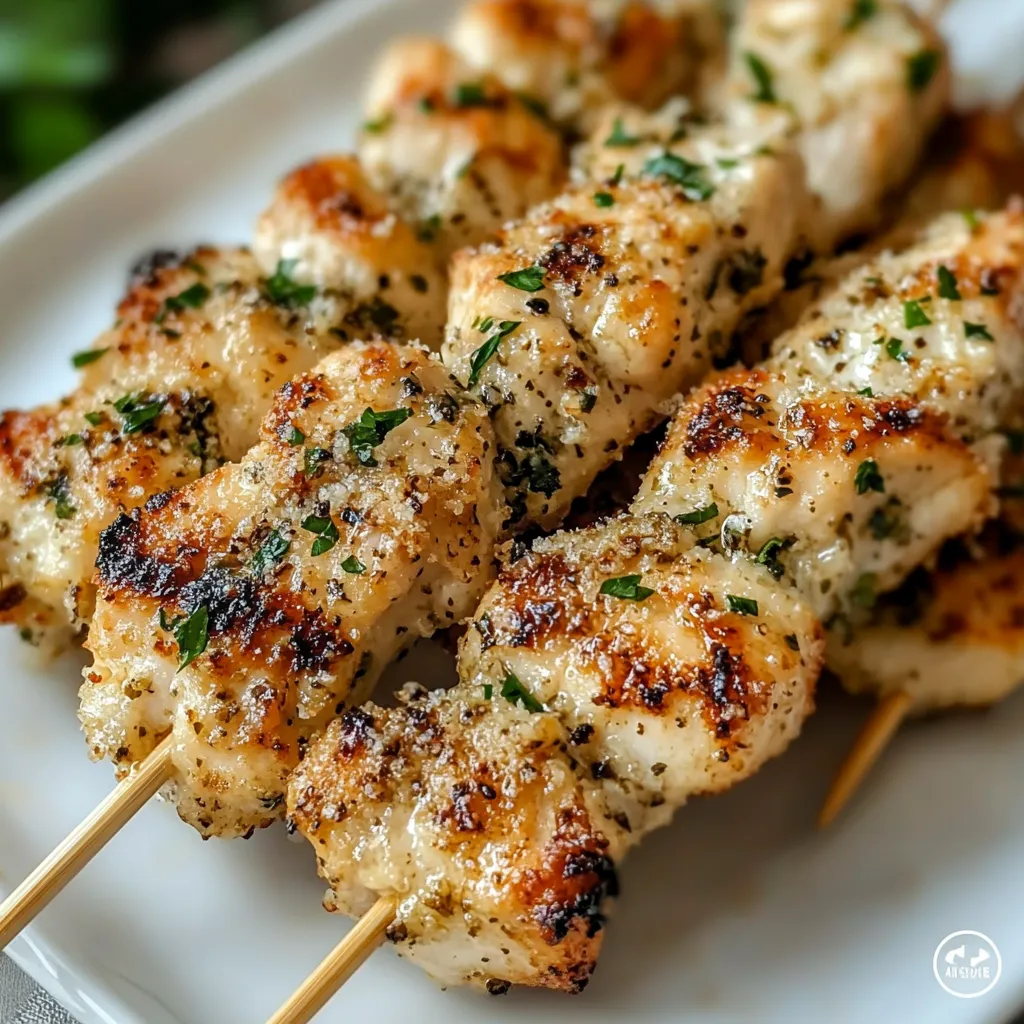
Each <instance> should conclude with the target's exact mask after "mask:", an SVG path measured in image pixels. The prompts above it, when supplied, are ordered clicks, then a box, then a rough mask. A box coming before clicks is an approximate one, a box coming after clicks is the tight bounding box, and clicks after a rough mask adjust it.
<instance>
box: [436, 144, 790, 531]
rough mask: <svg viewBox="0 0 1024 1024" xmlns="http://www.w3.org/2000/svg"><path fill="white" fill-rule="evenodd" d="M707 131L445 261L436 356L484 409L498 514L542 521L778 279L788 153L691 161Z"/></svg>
mask: <svg viewBox="0 0 1024 1024" xmlns="http://www.w3.org/2000/svg"><path fill="white" fill-rule="evenodd" d="M707 132H708V134H709V135H710V137H711V139H710V141H705V140H703V139H702V138H700V137H699V136H698V135H697V133H694V136H693V137H691V138H688V139H686V140H684V141H683V142H680V143H678V144H677V145H676V146H674V147H673V149H672V150H671V151H662V152H661V155H660V156H658V157H656V158H654V159H653V160H652V162H651V163H650V165H649V166H642V167H640V168H638V170H639V172H640V173H639V174H638V175H636V176H634V175H632V174H625V173H624V174H622V175H619V176H617V177H618V180H617V181H614V180H613V181H608V182H602V183H600V184H596V183H591V184H589V185H580V186H576V187H574V188H572V189H571V190H569V191H568V192H566V193H565V194H564V195H562V196H560V197H559V198H558V199H555V200H553V201H552V202H550V203H547V204H545V205H543V206H540V207H538V208H536V209H535V210H533V211H531V213H530V214H529V215H528V216H527V217H526V218H524V219H523V220H522V221H520V222H519V223H517V224H514V225H510V226H509V227H508V228H506V230H505V231H504V232H502V234H501V236H500V237H499V240H498V241H497V242H495V243H494V244H491V245H485V246H482V247H481V248H479V249H478V250H476V251H466V252H462V253H459V254H458V255H457V256H456V257H455V259H454V261H453V265H452V281H451V298H450V316H449V323H448V328H447V337H446V341H445V345H444V349H443V355H444V360H445V364H446V365H447V366H449V367H450V368H451V369H452V371H453V372H454V373H455V375H456V376H457V377H459V379H460V380H462V381H463V382H465V383H467V384H468V385H469V387H470V388H471V389H472V390H473V391H474V392H475V393H477V394H479V395H480V396H481V398H482V399H483V401H484V402H485V403H486V404H487V405H488V407H489V408H490V409H491V410H492V415H493V417H494V423H495V428H496V431H497V435H498V445H499V456H500V462H501V471H502V476H503V479H504V481H505V484H506V494H507V499H508V502H509V505H510V507H511V510H512V522H513V523H515V522H518V521H520V520H523V519H526V520H528V521H529V522H536V523H540V524H541V525H542V526H545V527H551V526H554V525H556V524H557V523H558V522H559V521H560V520H561V519H562V517H563V516H564V514H565V512H566V511H567V509H568V506H569V503H570V502H571V501H572V499H573V498H574V497H576V496H577V495H579V494H581V493H583V492H584V491H585V490H586V489H587V487H588V486H589V484H590V483H591V482H592V481H593V479H594V477H595V476H596V475H597V474H598V473H599V472H600V471H601V470H602V469H604V468H605V467H606V466H607V465H608V464H609V463H610V462H612V461H614V460H615V459H617V458H618V457H619V456H620V454H621V452H622V450H623V449H624V448H625V447H627V446H628V445H629V444H630V443H631V442H632V441H633V440H634V439H635V438H636V437H637V436H638V435H639V434H640V433H642V432H643V431H645V430H647V429H649V428H650V427H651V426H653V425H654V424H655V423H656V422H658V421H659V420H660V419H661V418H663V416H664V415H665V412H666V410H665V403H666V402H667V401H668V400H669V399H671V398H672V397H673V396H674V395H676V394H677V393H678V392H679V391H681V390H684V389H686V388H688V387H690V386H692V385H693V384H695V383H696V382H698V381H699V380H700V379H701V378H703V377H704V376H706V375H707V373H708V372H709V370H710V369H711V366H712V360H713V358H714V357H715V356H718V355H721V354H722V352H723V351H724V349H725V348H726V346H727V343H728V338H729V335H730V333H731V332H732V330H733V328H734V327H735V325H736V323H737V322H738V320H739V319H740V317H741V316H742V315H743V313H744V312H745V311H746V310H748V309H751V308H753V307H754V306H756V305H760V304H762V303H764V302H766V301H768V300H769V299H770V298H771V297H772V296H773V295H775V294H776V293H777V292H778V291H779V290H781V288H782V281H783V270H784V267H785V264H786V262H787V261H788V259H789V257H790V254H791V253H792V252H793V251H794V249H796V248H798V247H799V244H800V242H799V237H800V236H799V232H800V228H801V225H802V223H803V217H804V213H805V209H804V207H803V206H802V203H801V194H800V190H799V182H800V180H801V172H800V163H799V159H798V158H797V157H796V155H795V153H794V152H793V151H792V149H790V150H786V149H785V148H780V149H779V150H777V151H774V152H772V153H771V154H765V153H761V154H758V153H747V154H746V155H745V156H737V157H736V159H735V161H734V162H730V164H729V166H728V167H722V166H720V165H719V164H716V163H714V162H709V163H708V164H704V163H701V164H700V166H696V162H697V161H696V160H695V159H693V158H694V157H695V156H697V155H701V156H703V155H705V154H709V153H710V152H713V151H716V147H719V148H721V147H724V146H726V145H727V143H726V142H724V141H723V140H722V132H721V130H720V129H719V128H717V127H711V128H709V129H707ZM734 151H735V150H734V149H733V148H731V149H730V152H734Z"/></svg>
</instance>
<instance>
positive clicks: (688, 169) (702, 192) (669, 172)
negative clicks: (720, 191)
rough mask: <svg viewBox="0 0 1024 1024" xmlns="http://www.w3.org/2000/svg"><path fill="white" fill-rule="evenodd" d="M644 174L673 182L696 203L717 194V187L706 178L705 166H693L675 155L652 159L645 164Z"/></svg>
mask: <svg viewBox="0 0 1024 1024" xmlns="http://www.w3.org/2000/svg"><path fill="white" fill-rule="evenodd" d="M643 173H644V174H649V175H651V176H652V177H658V178H665V179H667V180H668V181H671V182H672V183H673V184H675V185H678V186H679V187H680V188H681V189H682V190H683V195H685V196H686V198H687V199H690V200H692V201H694V202H700V201H701V200H704V199H708V198H710V197H711V196H713V195H714V193H715V186H714V185H712V184H711V182H709V181H708V180H707V179H706V178H705V177H704V165H703V164H692V163H690V161H689V160H684V159H683V157H681V156H676V155H675V153H662V154H661V155H660V156H656V157H652V158H651V159H650V160H648V161H647V163H645V164H644V167H643Z"/></svg>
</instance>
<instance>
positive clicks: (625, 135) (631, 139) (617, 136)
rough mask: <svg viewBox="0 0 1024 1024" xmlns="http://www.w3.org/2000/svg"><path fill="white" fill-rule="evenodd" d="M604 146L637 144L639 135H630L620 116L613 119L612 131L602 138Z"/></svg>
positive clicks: (638, 143)
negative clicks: (605, 137)
mask: <svg viewBox="0 0 1024 1024" xmlns="http://www.w3.org/2000/svg"><path fill="white" fill-rule="evenodd" d="M604 144H605V145H606V146H639V145H640V136H639V135H630V134H629V132H627V131H626V126H625V124H624V123H623V120H622V118H621V117H617V118H616V119H615V123H614V124H613V125H612V133H611V135H609V136H608V138H607V139H605V140H604Z"/></svg>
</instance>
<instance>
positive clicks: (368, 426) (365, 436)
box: [342, 409, 412, 466]
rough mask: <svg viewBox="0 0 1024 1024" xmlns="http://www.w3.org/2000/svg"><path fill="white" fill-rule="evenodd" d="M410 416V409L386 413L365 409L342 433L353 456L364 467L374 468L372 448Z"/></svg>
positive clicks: (391, 410)
mask: <svg viewBox="0 0 1024 1024" xmlns="http://www.w3.org/2000/svg"><path fill="white" fill-rule="evenodd" d="M411 415H412V409H390V410H388V411H386V412H374V411H373V410H372V409H366V410H364V412H363V414H362V416H360V417H359V419H357V420H356V421H355V423H350V424H349V425H348V426H347V427H343V428H342V433H343V434H344V435H345V436H346V437H347V438H348V443H349V445H350V447H351V448H352V452H353V454H354V455H355V457H356V458H357V459H358V460H359V461H360V462H361V463H362V464H363V465H364V466H376V465H377V460H376V459H375V458H374V457H373V450H374V448H376V447H377V445H379V444H381V443H382V442H383V441H384V438H385V437H387V436H388V434H390V433H391V431H392V430H394V429H395V427H398V426H401V425H402V424H403V423H404V422H405V421H406V420H407V419H408V418H409V417H410V416H411Z"/></svg>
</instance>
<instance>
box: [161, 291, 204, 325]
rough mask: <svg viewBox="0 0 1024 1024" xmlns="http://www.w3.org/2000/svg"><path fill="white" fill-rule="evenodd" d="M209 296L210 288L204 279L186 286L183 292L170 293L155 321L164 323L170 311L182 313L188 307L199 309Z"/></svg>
mask: <svg viewBox="0 0 1024 1024" xmlns="http://www.w3.org/2000/svg"><path fill="white" fill-rule="evenodd" d="M209 297H210V289H209V288H207V287H206V285H205V284H203V282H202V281H197V282H196V283H195V284H194V285H192V287H191V288H186V289H185V290H184V291H183V292H179V293H178V294H177V295H170V296H168V297H167V298H166V299H164V301H163V305H161V307H160V309H159V311H158V312H157V315H156V317H155V322H156V323H158V324H162V323H163V322H164V318H165V317H166V316H167V314H168V313H181V312H182V311H184V310H186V309H199V307H200V306H202V305H203V304H204V303H205V302H206V300H207V299H208V298H209Z"/></svg>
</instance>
